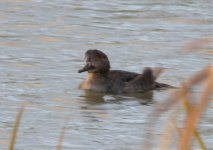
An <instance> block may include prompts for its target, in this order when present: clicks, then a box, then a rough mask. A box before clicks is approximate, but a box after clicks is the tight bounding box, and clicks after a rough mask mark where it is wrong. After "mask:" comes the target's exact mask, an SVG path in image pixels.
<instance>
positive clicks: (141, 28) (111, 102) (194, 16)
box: [0, 0, 213, 150]
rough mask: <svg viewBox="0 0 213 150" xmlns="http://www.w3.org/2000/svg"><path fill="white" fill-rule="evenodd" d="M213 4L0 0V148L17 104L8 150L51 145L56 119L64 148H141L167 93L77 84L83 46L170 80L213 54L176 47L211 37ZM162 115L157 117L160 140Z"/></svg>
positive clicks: (206, 121)
mask: <svg viewBox="0 0 213 150" xmlns="http://www.w3.org/2000/svg"><path fill="white" fill-rule="evenodd" d="M212 7H213V6H212V1H211V0H193V1H192V0H173V1H169V2H167V1H163V0H158V1H154V0H151V1H150V0H146V1H140V0H131V1H126V0H125V1H124V0H117V1H114V0H108V1H96V0H92V1H74V0H1V1H0V98H1V99H0V149H1V150H5V149H8V145H9V144H8V143H9V139H10V136H11V132H12V128H13V124H14V121H15V118H16V115H17V113H18V111H19V109H20V107H21V104H22V103H23V102H27V103H28V105H27V107H26V110H25V112H24V115H23V118H22V121H21V124H20V128H19V132H18V138H17V141H16V146H15V147H16V148H15V149H16V150H53V149H56V145H57V143H58V139H59V135H60V132H61V128H62V127H64V126H65V127H66V131H65V137H64V142H63V150H72V149H74V150H130V149H134V150H141V149H143V144H144V142H145V141H146V140H147V139H146V134H149V133H147V132H148V131H147V126H150V125H149V124H148V120H149V118H150V112H152V111H153V110H154V108H155V104H156V103H160V102H163V101H164V100H165V98H166V97H167V95H168V93H170V92H171V91H170V90H162V91H153V92H149V93H146V94H138V95H132V96H124V95H101V94H98V93H91V92H85V91H82V90H79V89H78V85H79V83H80V82H82V81H83V79H85V77H86V74H85V73H82V74H78V73H77V71H78V69H79V68H81V67H82V65H83V55H84V52H85V51H86V50H87V49H91V48H97V49H100V50H102V51H104V52H105V53H106V54H107V55H108V56H109V59H110V61H111V66H112V69H123V70H128V71H135V72H141V71H142V70H143V68H144V67H147V66H149V67H156V66H160V67H163V68H165V70H164V72H163V74H162V75H161V76H160V78H159V79H158V81H160V82H164V83H168V84H171V85H174V86H177V87H178V86H179V85H180V83H181V82H182V81H184V80H186V79H187V78H188V77H189V76H190V75H192V74H193V73H195V72H196V71H198V70H201V69H202V68H203V67H204V66H206V65H208V64H209V63H210V62H211V60H212V58H213V57H212V56H213V52H212V49H208V48H207V49H206V50H205V51H203V52H201V53H191V54H186V53H183V51H182V49H183V46H184V45H185V44H186V43H188V42H190V41H193V40H195V39H198V38H202V37H210V36H212V32H213V26H212V22H213V17H212V15H211V14H213V11H212V9H213V8H212ZM197 92H198V93H199V90H198V91H197ZM212 113H213V111H212V106H210V107H209V109H207V111H206V112H205V114H204V115H203V119H202V121H201V123H200V125H199V128H200V131H201V135H202V137H203V138H204V141H205V143H206V145H207V147H208V148H209V149H210V148H212V145H213V142H212V139H213V136H212V133H213V126H212V123H213V120H212V117H211V116H212ZM166 116H167V117H168V115H166ZM166 116H163V117H162V121H160V122H158V124H157V125H156V127H157V129H156V130H155V131H154V135H155V136H156V137H158V138H156V139H158V140H159V137H161V136H162V134H163V133H162V132H163V130H164V127H165V126H164V122H166V120H168V118H167V117H166ZM65 120H66V123H64V122H65ZM64 124H65V125H64ZM155 149H158V146H156V148H155ZM174 149H175V148H174ZM195 149H199V147H198V146H197V145H196V144H195Z"/></svg>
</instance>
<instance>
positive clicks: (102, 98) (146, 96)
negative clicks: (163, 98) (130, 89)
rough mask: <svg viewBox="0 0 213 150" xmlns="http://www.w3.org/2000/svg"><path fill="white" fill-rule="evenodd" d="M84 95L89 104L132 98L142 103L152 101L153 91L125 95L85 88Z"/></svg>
mask: <svg viewBox="0 0 213 150" xmlns="http://www.w3.org/2000/svg"><path fill="white" fill-rule="evenodd" d="M82 97H83V98H84V99H85V100H86V102H87V103H89V104H92V105H94V104H102V103H109V102H112V103H115V102H116V103H117V102H119V101H120V102H122V101H125V100H126V101H128V100H131V99H134V100H137V101H139V102H140V103H141V104H142V105H147V104H149V103H152V100H153V91H151V92H146V93H135V94H123V95H106V94H104V93H97V92H93V91H87V90H84V94H83V95H82Z"/></svg>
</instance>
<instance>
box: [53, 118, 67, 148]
mask: <svg viewBox="0 0 213 150" xmlns="http://www.w3.org/2000/svg"><path fill="white" fill-rule="evenodd" d="M67 122H68V118H66V119H65V122H64V126H63V127H62V128H61V133H60V136H59V140H58V144H57V146H56V150H61V147H62V144H63V141H64V135H65V130H66V124H67Z"/></svg>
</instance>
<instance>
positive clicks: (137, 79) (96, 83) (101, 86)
mask: <svg viewBox="0 0 213 150" xmlns="http://www.w3.org/2000/svg"><path fill="white" fill-rule="evenodd" d="M83 72H87V78H86V79H85V80H84V81H83V82H82V83H81V84H80V85H79V88H80V89H82V90H89V91H94V92H101V93H112V94H113V93H115V94H122V93H143V92H147V91H151V90H154V89H159V88H163V87H170V85H168V84H164V83H158V82H156V79H157V77H158V76H159V74H160V73H161V72H162V68H149V67H147V68H145V69H144V70H143V71H142V73H136V72H130V71H124V70H111V69H110V61H109V59H108V57H107V55H106V54H105V53H104V52H102V51H101V50H97V49H89V50H87V51H86V52H85V56H84V66H83V67H82V68H81V69H80V70H78V73H83Z"/></svg>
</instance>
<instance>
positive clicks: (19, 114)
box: [9, 104, 25, 150]
mask: <svg viewBox="0 0 213 150" xmlns="http://www.w3.org/2000/svg"><path fill="white" fill-rule="evenodd" d="M24 109H25V105H24V104H23V105H22V106H21V108H20V110H19V112H18V115H17V117H16V122H15V124H14V127H13V132H12V136H11V139H10V148H9V150H14V146H15V142H16V135H17V132H18V128H19V125H20V121H21V118H22V115H23V112H24Z"/></svg>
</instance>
